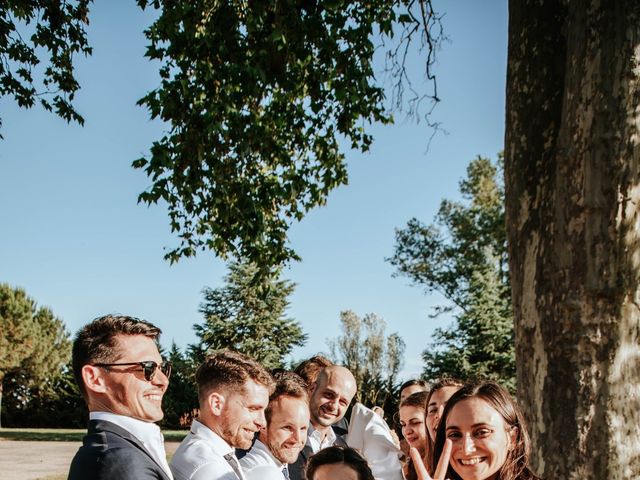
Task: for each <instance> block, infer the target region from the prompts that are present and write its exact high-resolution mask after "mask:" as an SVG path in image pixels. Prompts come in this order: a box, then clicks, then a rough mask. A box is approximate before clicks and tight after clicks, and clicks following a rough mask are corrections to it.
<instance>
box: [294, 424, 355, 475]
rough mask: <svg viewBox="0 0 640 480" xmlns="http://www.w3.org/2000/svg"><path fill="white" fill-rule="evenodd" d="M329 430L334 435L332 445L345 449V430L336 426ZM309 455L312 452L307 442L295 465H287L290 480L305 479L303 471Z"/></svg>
mask: <svg viewBox="0 0 640 480" xmlns="http://www.w3.org/2000/svg"><path fill="white" fill-rule="evenodd" d="M331 428H332V429H333V431H334V433H335V434H336V441H335V443H334V445H337V446H340V447H346V446H347V440H346V438H347V430H346V429H345V428H342V427H339V426H337V425H333V426H332V427H331ZM311 455H313V450H311V446H310V445H309V441H308V440H307V444H306V445H305V446H304V448H303V449H302V451H301V452H300V454H299V455H298V459H297V460H296V463H292V464H290V465H289V478H290V479H291V480H306V478H307V477H306V476H305V469H306V468H307V462H308V461H309V457H311Z"/></svg>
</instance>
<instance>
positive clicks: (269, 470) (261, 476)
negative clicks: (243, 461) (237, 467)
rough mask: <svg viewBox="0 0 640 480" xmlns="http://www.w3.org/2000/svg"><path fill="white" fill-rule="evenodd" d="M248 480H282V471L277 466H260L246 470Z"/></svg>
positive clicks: (245, 474)
mask: <svg viewBox="0 0 640 480" xmlns="http://www.w3.org/2000/svg"><path fill="white" fill-rule="evenodd" d="M244 476H245V478H246V479H247V480H282V479H283V478H284V477H283V476H282V470H280V469H279V468H278V467H276V466H275V465H258V466H256V467H253V468H248V469H246V470H244Z"/></svg>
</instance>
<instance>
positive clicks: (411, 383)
mask: <svg viewBox="0 0 640 480" xmlns="http://www.w3.org/2000/svg"><path fill="white" fill-rule="evenodd" d="M414 385H418V386H420V387H422V388H424V391H425V392H428V391H429V384H428V383H427V382H426V381H425V380H420V379H416V378H413V379H411V380H407V381H406V382H404V383H403V384H402V385H400V389H399V390H398V391H399V392H400V394H401V395H402V391H403V390H404V389H405V388H408V387H413V386H414Z"/></svg>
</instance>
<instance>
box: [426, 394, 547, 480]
mask: <svg viewBox="0 0 640 480" xmlns="http://www.w3.org/2000/svg"><path fill="white" fill-rule="evenodd" d="M470 398H480V399H482V400H484V401H485V402H487V403H488V404H489V405H490V406H491V407H492V408H494V409H495V410H496V411H497V412H498V413H499V414H500V415H501V416H502V419H503V420H504V422H505V423H506V425H507V426H508V427H510V428H515V429H516V440H515V445H513V448H512V449H511V450H509V452H508V453H507V458H506V459H505V462H504V464H503V465H502V467H500V470H499V472H498V476H497V477H496V479H497V480H538V477H537V476H536V475H535V474H534V473H533V472H532V471H531V469H530V467H529V453H530V451H531V442H530V440H529V434H528V433H527V426H526V424H525V422H524V418H523V416H522V413H521V412H520V409H519V408H518V405H517V404H516V402H515V401H514V399H513V398H512V397H511V395H510V394H509V392H508V391H507V390H506V389H505V388H503V387H502V386H500V385H499V384H497V383H495V382H492V381H481V382H474V383H469V384H467V385H465V386H464V387H462V388H461V389H460V390H458V391H457V392H456V393H454V394H453V396H452V397H451V398H450V399H449V401H448V402H447V406H446V407H445V409H444V412H443V413H442V418H441V419H440V424H439V425H438V433H437V435H436V443H435V452H434V456H433V465H436V464H437V462H438V459H439V458H440V455H441V454H442V449H443V448H444V442H445V440H446V437H447V435H446V431H447V418H448V416H449V414H450V413H451V410H452V409H453V408H454V407H455V406H456V404H458V403H460V402H461V401H463V400H468V399H470ZM432 468H433V467H432ZM447 478H449V479H451V480H462V478H461V477H460V476H459V475H458V474H457V473H456V472H455V470H454V469H453V468H452V467H451V465H449V469H448V471H447Z"/></svg>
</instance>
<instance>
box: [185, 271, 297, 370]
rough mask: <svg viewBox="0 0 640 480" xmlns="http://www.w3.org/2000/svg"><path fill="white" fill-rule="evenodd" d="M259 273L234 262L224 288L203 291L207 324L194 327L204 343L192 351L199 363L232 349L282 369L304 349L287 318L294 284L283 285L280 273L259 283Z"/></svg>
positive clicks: (266, 364) (272, 274) (264, 278)
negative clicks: (295, 352) (293, 353)
mask: <svg viewBox="0 0 640 480" xmlns="http://www.w3.org/2000/svg"><path fill="white" fill-rule="evenodd" d="M257 272H258V269H257V267H256V266H255V265H252V264H249V263H240V262H232V263H231V264H230V265H229V273H228V274H227V276H226V277H225V283H226V284H225V286H223V287H220V288H205V289H204V290H203V294H204V302H203V303H202V304H201V305H200V312H201V313H202V314H203V315H204V317H205V320H204V323H202V324H198V325H195V326H194V329H195V331H196V334H197V335H198V337H199V338H200V342H199V344H198V345H194V346H193V347H192V352H193V356H194V360H195V361H196V362H198V360H200V359H201V358H202V357H203V355H204V354H205V353H206V352H207V351H210V350H217V349H220V348H230V349H233V350H237V351H239V352H242V353H244V354H246V355H249V356H251V357H253V358H254V359H256V360H258V361H259V362H261V363H262V364H263V365H264V366H265V367H266V368H269V369H271V368H278V367H282V366H284V361H285V357H286V356H287V355H288V354H289V353H291V350H292V349H293V347H296V346H302V345H304V343H305V341H306V339H307V336H306V334H305V333H303V331H302V328H301V327H300V324H299V323H298V322H296V321H295V320H293V319H290V318H287V317H286V315H285V313H286V310H287V308H288V306H289V296H290V295H291V293H292V292H293V290H294V288H295V284H293V283H292V282H290V281H288V280H280V279H279V272H278V271H274V270H272V271H271V272H270V273H269V274H268V276H266V277H260V278H258V277H257V276H256V273H257ZM198 363H199V362H198Z"/></svg>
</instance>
